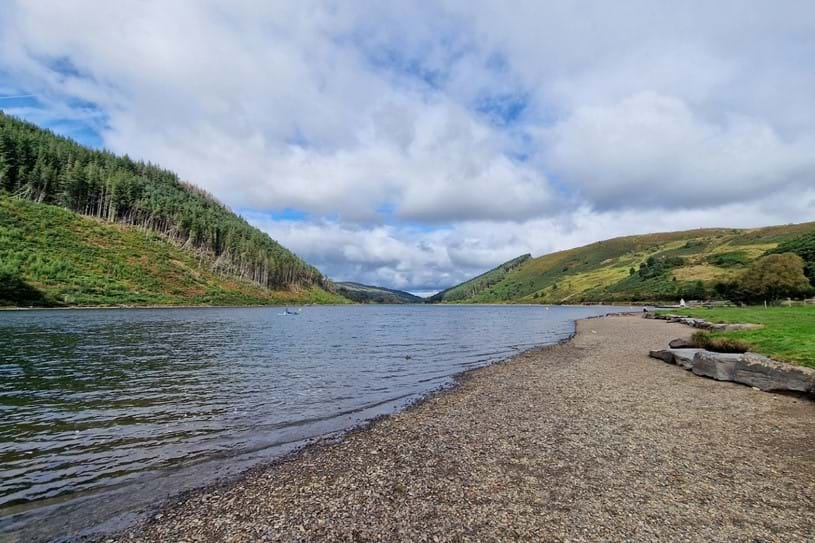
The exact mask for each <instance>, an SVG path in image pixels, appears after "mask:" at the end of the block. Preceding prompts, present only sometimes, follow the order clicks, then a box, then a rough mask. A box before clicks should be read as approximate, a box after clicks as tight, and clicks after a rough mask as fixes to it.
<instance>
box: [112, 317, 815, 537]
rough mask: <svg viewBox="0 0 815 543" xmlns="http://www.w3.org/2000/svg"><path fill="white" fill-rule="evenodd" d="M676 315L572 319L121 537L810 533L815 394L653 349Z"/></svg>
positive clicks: (670, 334) (674, 328)
mask: <svg viewBox="0 0 815 543" xmlns="http://www.w3.org/2000/svg"><path fill="white" fill-rule="evenodd" d="M689 333H690V331H689V329H687V328H685V327H684V326H681V325H676V324H666V323H663V322H657V321H649V320H644V319H640V318H636V317H613V318H605V319H593V320H588V321H583V322H580V323H579V324H578V335H577V336H576V337H575V339H574V340H573V341H572V342H571V343H568V344H564V345H561V346H558V347H553V348H548V349H539V350H535V351H531V352H528V353H526V354H523V355H521V356H519V357H517V358H516V359H515V360H514V361H512V362H510V363H507V364H499V365H496V366H492V367H489V368H485V369H482V370H478V371H475V372H473V373H471V374H468V375H467V376H466V377H465V378H464V379H463V382H462V384H461V386H459V387H458V388H457V389H456V390H455V391H453V392H450V393H445V394H440V395H438V396H436V397H433V398H431V399H430V400H428V401H426V402H424V403H422V404H421V405H419V406H418V407H416V408H414V409H411V410H409V411H407V412H405V413H401V414H398V415H395V416H392V417H389V418H387V419H384V420H382V421H380V422H378V423H376V424H374V425H373V426H372V427H371V428H369V429H367V430H364V431H360V432H356V433H353V434H351V435H350V436H347V437H346V439H344V440H343V441H342V442H341V443H339V444H335V445H326V446H321V447H313V448H310V449H307V450H306V451H304V452H303V453H301V454H299V455H297V456H295V457H293V458H291V459H289V460H286V461H285V462H283V463H281V464H279V465H276V466H273V467H270V468H266V469H264V470H259V471H256V472H254V473H252V474H251V475H249V476H247V477H246V478H245V479H244V480H242V481H240V482H239V483H236V484H234V485H231V486H228V487H224V488H221V489H217V490H209V491H205V492H202V493H198V494H196V495H193V496H192V497H190V498H188V499H186V500H185V501H183V502H181V503H180V504H178V505H176V506H173V507H171V508H168V509H167V510H165V511H164V512H163V513H162V514H161V516H160V518H158V519H157V520H154V521H151V523H150V524H148V525H147V526H142V527H140V528H139V529H138V530H134V531H132V532H129V533H126V534H122V535H120V536H119V537H117V538H115V539H116V540H122V541H176V542H181V541H230V542H238V541H294V540H302V541H321V540H341V541H508V540H529V541H592V542H593V541H621V540H629V541H785V542H791V541H813V540H815V402H811V401H808V400H802V399H797V398H792V397H786V396H778V395H772V394H766V393H762V392H758V391H755V390H753V389H751V388H748V387H744V386H740V385H736V384H732V383H719V382H716V381H712V380H708V379H703V378H699V377H695V376H693V375H692V374H690V373H689V372H686V371H683V370H681V369H679V368H677V367H675V366H669V365H667V364H664V363H662V362H658V361H654V360H652V359H649V358H648V357H647V352H648V350H649V349H653V348H658V347H663V346H664V345H665V344H666V342H667V341H668V340H670V339H672V338H674V337H678V336H686V335H689Z"/></svg>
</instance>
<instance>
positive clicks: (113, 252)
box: [0, 112, 343, 304]
mask: <svg viewBox="0 0 815 543" xmlns="http://www.w3.org/2000/svg"><path fill="white" fill-rule="evenodd" d="M0 197H2V198H3V199H2V206H0V223H1V224H2V225H3V227H4V228H2V229H0V274H2V276H3V278H5V279H6V280H8V281H11V282H12V283H13V284H19V285H20V289H22V290H19V292H24V291H26V288H24V287H23V285H27V286H28V287H31V288H32V289H34V290H41V291H42V292H44V295H45V298H44V299H48V300H50V302H52V303H67V304H70V303H87V304H96V303H106V304H116V303H132V302H137V301H140V300H141V301H143V302H144V303H237V302H238V301H239V300H245V301H247V302H248V301H249V300H250V299H251V300H254V302H253V303H268V302H269V301H271V300H278V299H279V300H284V301H292V302H296V301H301V302H309V301H325V302H337V301H343V298H341V297H339V296H337V295H336V294H334V293H333V290H334V286H333V285H332V283H331V282H330V281H328V280H327V279H326V278H325V277H323V275H322V274H321V273H320V272H319V271H318V270H317V269H316V268H314V267H313V266H310V265H308V264H307V263H305V262H304V261H303V260H301V259H300V258H299V257H297V256H296V255H295V254H293V253H292V252H291V251H289V250H287V249H286V248H285V247H283V246H281V245H280V244H278V243H277V242H276V241H274V240H273V239H271V238H270V237H269V236H268V235H266V234H265V233H263V232H261V231H260V230H258V229H256V228H254V227H253V226H251V225H249V224H248V223H247V222H246V221H245V220H244V219H243V218H241V217H239V216H238V215H236V214H235V213H233V212H232V211H231V210H230V209H229V208H227V207H226V206H225V205H223V204H221V203H220V202H218V201H217V200H215V199H214V198H213V197H212V196H211V195H209V194H207V193H206V192H204V191H203V190H201V189H199V188H197V187H195V186H194V185H191V184H189V183H186V182H183V181H181V180H179V179H178V176H176V175H175V174H174V173H172V172H170V171H167V170H163V169H161V168H159V167H157V166H154V165H151V164H145V163H143V162H136V161H133V160H131V159H130V158H128V157H127V156H124V157H119V156H116V155H113V154H112V153H109V152H107V151H96V150H92V149H88V148H86V147H83V146H81V145H79V144H77V143H76V142H74V141H71V140H69V139H67V138H64V137H61V136H57V135H56V134H54V133H52V132H50V131H48V130H43V129H41V128H38V127H36V126H35V125H33V124H30V123H26V122H23V121H20V120H18V119H15V118H13V117H10V116H8V115H5V114H4V113H2V112H0ZM46 204H48V205H46ZM55 206H56V207H55ZM57 208H63V209H62V210H59V209H57ZM91 219H93V220H91ZM26 221H31V224H26ZM32 225H38V226H39V227H42V228H49V229H50V230H46V231H42V232H37V231H35V230H32V227H33V226H32ZM91 232H93V233H94V235H95V236H97V237H98V238H99V239H104V240H106V241H100V242H99V245H97V246H96V247H97V248H98V247H106V248H107V249H108V252H106V253H100V254H97V253H98V251H96V250H95V248H94V246H93V244H92V243H91V244H88V243H86V241H87V240H86V239H85V238H86V236H87V235H88V234H90V233H91ZM62 241H64V242H65V243H64V244H63V243H62ZM151 243H152V244H153V245H155V247H154V246H153V245H151ZM110 244H112V245H110ZM131 244H135V245H131ZM162 244H164V245H166V244H170V245H172V249H170V248H169V245H167V247H164V245H162ZM158 245H162V247H163V248H162V249H161V250H159V251H158V252H154V251H153V249H155V248H156V247H157V246H158ZM68 248H72V249H71V250H73V251H82V254H78V253H76V252H71V250H68ZM170 256H172V257H173V258H174V260H173V261H170V262H162V261H158V260H154V259H157V258H165V257H170ZM175 261H178V262H184V263H185V264H184V266H186V267H187V268H188V269H187V270H186V271H184V272H179V271H178V270H176V269H173V266H172V264H173V262H175ZM187 264H189V266H188V265H187ZM193 264H194V265H193ZM133 266H137V267H138V266H143V267H145V269H146V268H151V269H152V272H151V273H148V274H147V275H146V276H145V277H143V278H142V279H143V280H144V282H139V281H135V280H134V278H133V277H131V276H130V274H131V273H136V272H135V271H134V270H135V269H136V268H134V267H133ZM153 272H155V273H153ZM187 273H189V277H187V278H184V277H182V276H184V274H187ZM117 274H119V275H121V276H127V277H128V280H124V278H123V277H119V276H117ZM80 276H81V277H82V278H83V279H81V280H79V279H78V278H79V277H80ZM198 278H201V281H202V282H203V283H206V284H207V285H209V286H207V287H206V288H204V289H203V290H201V289H198V288H193V289H192V290H190V291H189V292H187V290H185V289H186V287H183V288H182V287H179V286H178V284H179V281H180V282H181V283H183V284H184V285H187V284H188V283H189V281H191V282H192V283H196V282H197V281H198ZM148 279H149V280H148ZM187 279H189V281H188V280H187ZM134 281H135V282H134ZM114 283H115V285H116V286H114ZM148 283H149V285H148ZM10 284H11V283H10ZM210 287H211V288H212V289H215V290H214V291H212V292H215V291H218V292H232V293H235V294H236V296H237V297H235V296H232V295H229V296H226V297H223V296H221V295H220V294H218V295H213V296H210V295H208V294H205V292H210V291H211V290H210ZM130 288H132V289H135V290H134V291H130V290H128V289H130ZM15 291H18V289H15ZM135 292H138V294H136V293H135ZM250 292H251V294H250ZM237 293H241V294H240V295H238V294H237ZM8 295H9V294H8V293H7V296H8ZM26 297H30V296H29V295H26ZM20 302H23V301H22V300H20ZM4 303H7V304H8V303H11V304H14V303H16V301H15V299H6V300H5V301H4Z"/></svg>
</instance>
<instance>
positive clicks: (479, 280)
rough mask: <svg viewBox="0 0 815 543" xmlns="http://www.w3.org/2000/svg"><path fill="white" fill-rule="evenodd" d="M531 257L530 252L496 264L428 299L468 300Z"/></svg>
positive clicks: (433, 300) (444, 300)
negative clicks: (498, 264)
mask: <svg viewBox="0 0 815 543" xmlns="http://www.w3.org/2000/svg"><path fill="white" fill-rule="evenodd" d="M531 258H532V255H530V254H525V255H521V256H519V257H516V258H513V259H512V260H509V261H507V262H504V263H503V264H501V265H500V266H496V267H495V268H493V269H491V270H489V271H487V272H484V273H482V274H481V275H478V276H476V277H473V278H472V279H470V280H469V281H465V282H464V283H460V284H458V285H456V286H454V287H450V288H448V289H447V290H443V291H441V292H437V293H436V294H434V295H433V296H430V297H428V298H427V301H428V302H430V303H438V302H463V301H467V300H468V299H470V298H474V297H476V296H478V295H480V294H481V293H483V292H484V291H486V290H488V289H490V288H491V287H492V286H493V285H495V284H497V283H500V282H501V281H502V280H503V279H504V278H506V276H507V275H508V274H509V273H510V272H512V271H514V270H516V269H518V268H519V267H521V266H523V265H524V264H525V263H526V262H527V261H529V260H530V259H531Z"/></svg>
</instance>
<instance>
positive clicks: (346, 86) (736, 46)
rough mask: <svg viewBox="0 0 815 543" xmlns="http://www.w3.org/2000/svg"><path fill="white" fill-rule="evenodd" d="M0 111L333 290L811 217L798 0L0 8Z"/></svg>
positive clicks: (807, 38) (811, 9) (810, 36)
mask: <svg viewBox="0 0 815 543" xmlns="http://www.w3.org/2000/svg"><path fill="white" fill-rule="evenodd" d="M0 3H1V4H2V9H0V109H2V110H4V111H6V112H7V113H10V114H13V115H16V116H19V117H21V118H24V119H27V120H30V121H32V122H35V123H37V124H39V125H41V126H45V127H48V128H51V129H53V130H54V131H56V132H58V133H61V134H64V135H67V136H70V137H72V138H75V139H77V140H78V141H80V142H82V143H84V144H87V145H90V146H93V147H98V148H102V147H104V148H107V149H110V150H112V151H114V152H116V153H121V154H124V153H127V154H128V155H129V156H130V157H132V158H137V159H142V160H145V161H150V162H152V163H157V164H160V165H162V166H164V167H166V168H168V169H171V170H174V171H176V172H177V173H178V174H179V175H180V176H181V177H182V178H183V179H185V180H188V181H190V182H192V183H194V184H196V185H199V186H201V187H203V188H205V189H206V190H208V191H210V192H212V193H213V194H214V195H215V196H216V197H217V198H218V199H220V200H221V201H223V202H225V203H226V204H228V205H229V206H231V207H232V208H233V209H235V210H236V211H237V212H239V213H240V214H241V215H243V216H244V217H246V218H247V219H248V220H249V221H250V222H251V223H252V224H253V225H255V226H257V227H258V228H260V229H262V230H264V231H266V232H267V233H269V235H271V236H272V237H273V238H274V239H276V240H278V241H279V242H280V243H282V244H283V245H285V246H286V247H288V248H290V249H292V250H293V251H295V252H296V253H297V254H298V255H300V256H301V257H303V258H304V259H306V260H307V261H308V262H310V263H312V264H314V265H316V266H317V267H318V268H320V270H321V271H323V273H325V274H326V275H328V276H329V277H331V278H332V279H335V280H340V281H342V280H353V281H359V282H363V283H369V284H375V285H382V286H387V287H391V288H399V289H405V290H409V291H412V292H416V293H430V292H434V291H437V290H439V289H442V288H445V287H448V286H451V285H453V284H456V283H458V282H461V281H463V280H466V279H468V278H470V277H472V276H473V275H476V274H478V273H481V272H483V271H485V270H486V269H489V268H491V267H493V266H496V265H498V264H500V263H501V262H504V261H506V260H509V259H511V258H514V257H516V256H518V255H521V254H524V253H532V254H533V255H535V256H538V255H542V254H545V253H549V252H552V251H555V250H560V249H565V248H569V247H575V246H579V245H584V244H587V243H590V242H593V241H597V240H601V239H607V238H610V237H615V236H619V235H626V234H635V233H647V232H655V231H670V230H680V229H690V228H699V227H711V226H725V227H751V226H761V225H770V224H784V223H792V222H803V221H813V220H815V2H811V1H809V0H801V1H791V0H774V1H764V0H754V1H751V2H744V1H735V0H719V1H716V2H710V1H709V0H706V1H694V0H687V1H683V2H674V1H659V0H648V1H636V0H622V1H619V2H608V1H601V0H597V1H585V0H573V1H565V0H564V1H550V2H538V1H523V0H518V1H516V2H512V3H511V4H509V3H507V2H503V1H486V0H467V1H464V0H461V1H459V0H441V1H437V2H425V1H405V2H398V1H392V2H375V1H370V2H368V1H353V0H352V1H310V0H293V1H288V0H275V1H229V2H226V1H224V2H213V1H207V0H190V1H184V0H175V1H173V2H165V1H149V0H146V1H128V0H118V1H117V2H103V1H94V2H92V1H84V0H75V1H72V2H51V1H39V0H26V1H21V2H15V1H14V0H0Z"/></svg>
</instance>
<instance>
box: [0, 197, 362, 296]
mask: <svg viewBox="0 0 815 543" xmlns="http://www.w3.org/2000/svg"><path fill="white" fill-rule="evenodd" d="M213 269H214V266H213V257H212V255H211V254H208V253H206V252H200V251H191V250H185V249H182V248H181V247H180V246H179V245H178V244H177V243H175V242H173V241H170V240H169V239H168V238H166V237H165V236H162V235H160V234H158V233H156V232H152V231H150V230H149V229H144V228H137V227H134V226H127V225H122V224H115V223H109V222H106V221H103V220H100V219H95V218H89V217H83V216H81V215H79V214H77V213H74V212H72V211H68V210H65V209H62V208H59V207H56V206H51V205H45V204H37V203H33V202H29V201H26V200H21V199H12V198H8V197H3V196H0V305H73V304H76V305H121V304H125V305H126V304H138V305H150V304H213V305H224V304H273V303H311V302H314V303H343V302H346V301H347V300H345V299H344V298H342V297H340V296H338V295H336V294H332V293H329V292H326V291H325V290H323V289H321V288H320V287H319V286H317V285H308V286H304V287H299V288H285V289H280V290H270V289H267V288H265V287H262V286H260V285H259V284H257V283H255V282H252V281H249V280H246V279H242V278H240V277H235V276H234V275H230V274H227V273H225V272H215V271H213Z"/></svg>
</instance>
